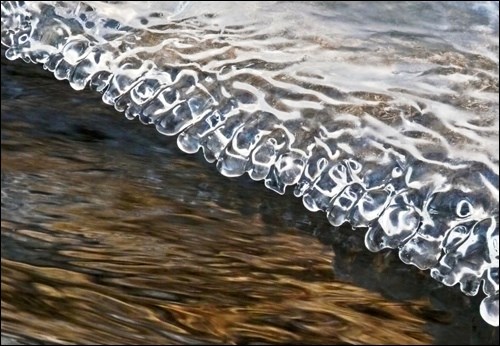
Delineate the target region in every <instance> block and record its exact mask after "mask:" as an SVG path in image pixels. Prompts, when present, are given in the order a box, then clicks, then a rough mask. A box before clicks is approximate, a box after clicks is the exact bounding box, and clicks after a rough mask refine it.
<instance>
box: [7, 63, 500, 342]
mask: <svg viewBox="0 0 500 346" xmlns="http://www.w3.org/2000/svg"><path fill="white" fill-rule="evenodd" d="M1 93H2V104H1V116H2V118H1V119H2V132H1V135H2V146H1V150H2V152H1V153H2V156H1V157H2V233H1V234H2V334H3V335H4V336H8V337H11V338H13V340H18V341H20V342H26V343H35V344H36V343H76V344H81V343H102V344H111V343H124V344H134V343H136V344H149V343H152V344H162V343H163V344H164V343H179V344H186V343H188V344H192V343H201V342H207V343H239V344H251V343H254V344H255V343H296V344H300V343H316V344H329V343H336V344H340V343H342V344H345V343H353V344H354V343H355V344H359V343H362V344H369V343H394V344H409V343H411V344H426V343H438V344H442V343H449V344H451V343H458V344H481V343H486V344H493V343H495V342H496V341H497V340H498V328H492V327H490V326H489V325H487V324H486V323H485V322H484V321H483V320H482V319H481V317H480V316H479V314H477V305H478V304H479V301H480V297H466V296H464V295H463V294H461V293H460V291H459V290H458V288H453V289H450V288H448V287H444V286H442V285H441V284H439V283H438V282H436V281H434V280H432V279H431V278H430V277H429V276H428V275H427V274H426V273H424V272H420V271H418V270H416V268H413V267H408V266H406V265H404V264H402V263H401V262H400V261H399V259H398V258H397V256H395V254H394V253H390V252H380V253H377V254H373V253H370V252H367V251H365V250H364V249H363V242H364V239H363V235H362V232H353V231H352V230H351V229H350V228H340V229H338V230H336V231H333V230H332V228H331V226H330V225H329V224H328V222H327V221H326V219H325V218H324V216H323V215H322V214H321V213H311V212H308V211H305V210H304V208H303V206H302V204H301V202H300V201H299V200H297V199H296V198H294V197H293V196H292V195H290V194H288V195H285V196H278V195H276V194H274V193H272V192H270V191H267V190H266V189H264V188H263V186H262V185H261V184H258V183H256V182H253V181H252V180H250V179H249V178H247V177H246V176H245V177H240V178H231V179H229V178H225V177H222V176H220V175H218V174H216V172H215V169H214V168H213V167H212V166H211V165H209V164H207V163H205V160H204V159H203V157H202V155H195V156H192V155H186V154H182V153H181V152H180V151H179V150H178V148H177V146H176V143H175V141H174V140H172V139H169V138H168V137H164V136H160V135H158V134H157V133H155V132H153V131H150V130H149V129H148V128H146V127H144V126H141V125H139V124H138V123H133V122H129V121H127V120H125V119H124V118H123V117H122V116H120V115H119V114H117V113H116V112H115V111H114V110H112V109H111V108H109V107H106V106H103V105H101V104H100V103H99V102H98V99H99V97H98V96H96V95H95V94H94V93H92V92H75V91H72V90H70V89H69V88H65V87H64V85H61V82H58V81H55V80H52V78H51V77H50V74H49V73H47V72H45V71H42V70H40V69H38V68H37V67H36V66H32V65H26V64H24V63H22V62H7V61H5V59H4V58H2V91H1ZM2 340H3V341H4V339H2ZM5 340H7V339H5ZM3 341H2V343H3Z"/></svg>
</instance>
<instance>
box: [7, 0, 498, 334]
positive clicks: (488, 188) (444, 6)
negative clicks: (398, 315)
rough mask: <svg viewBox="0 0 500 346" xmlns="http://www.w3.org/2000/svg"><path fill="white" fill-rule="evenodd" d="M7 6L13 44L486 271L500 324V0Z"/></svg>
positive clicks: (422, 245) (451, 262)
mask: <svg viewBox="0 0 500 346" xmlns="http://www.w3.org/2000/svg"><path fill="white" fill-rule="evenodd" d="M1 20H2V29H1V30H2V35H1V37H2V44H3V45H4V46H6V47H8V49H7V51H6V56H7V57H8V58H9V59H17V58H21V59H23V60H24V61H26V62H33V63H39V64H43V66H44V68H46V69H48V70H50V71H52V72H53V73H54V75H55V77H56V78H57V79H61V80H63V79H66V80H68V81H69V83H70V85H71V86H72V87H73V88H74V89H77V90H81V89H83V88H85V87H86V86H90V87H91V88H92V89H94V90H97V91H98V92H100V93H102V99H103V101H104V102H105V103H106V104H110V105H113V106H114V107H115V108H116V109H117V110H118V111H120V112H124V113H125V116H126V117H127V118H128V119H136V118H137V119H139V120H140V121H141V122H142V123H144V124H147V125H153V126H155V127H156V129H157V130H158V131H159V132H160V133H162V134H165V135H168V136H177V143H178V145H179V147H180V148H181V149H182V150H183V151H185V152H188V153H195V152H197V151H198V150H200V149H202V150H203V153H204V155H205V158H206V159H207V161H209V162H216V165H217V168H218V170H219V171H220V172H221V173H222V174H224V175H226V176H240V175H242V174H244V173H245V172H246V173H248V174H249V176H250V177H251V178H252V179H254V180H264V183H265V185H266V186H267V187H268V188H270V189H272V190H274V191H276V192H278V193H281V194H283V193H284V192H285V189H286V188H287V186H291V187H292V186H293V189H294V190H293V192H294V194H295V196H297V197H301V198H302V200H303V202H304V205H305V207H306V208H307V209H309V210H311V211H319V210H321V211H323V212H325V213H326V214H327V217H328V220H329V221H330V223H331V224H332V225H333V226H334V227H338V226H340V225H342V224H344V223H349V224H350V225H351V226H352V227H353V228H355V229H367V231H366V235H365V244H366V247H367V248H368V249H369V250H371V251H379V250H382V249H384V248H394V249H398V250H399V257H400V258H401V260H402V261H403V262H405V263H407V264H413V265H415V266H417V267H418V268H420V269H429V270H430V274H431V276H432V277H433V278H435V279H436V280H438V281H440V282H442V283H443V284H445V285H448V286H453V285H455V284H459V285H460V288H461V290H462V291H463V292H464V293H465V294H468V295H475V294H477V293H478V291H479V290H480V288H481V287H480V286H481V283H483V285H482V290H483V291H484V293H485V294H486V297H485V298H484V300H483V302H482V303H481V306H480V312H481V315H482V317H483V318H484V319H485V320H486V321H487V322H488V323H490V324H492V325H495V326H498V259H499V249H498V222H499V217H498V203H499V193H498V159H499V155H498V142H499V130H498V126H499V107H498V104H499V103H498V66H499V64H498V3H496V2H470V3H468V2H457V3H450V2H447V3H434V2H432V3H431V2H411V3H406V2H401V3H399V2H398V3H344V2H334V3H324V2H318V3H300V2H293V3H292V2H243V3H240V2H234V3H224V2H195V3H190V2H142V1H141V2H126V3H124V2H120V1H118V2H86V1H82V2H72V1H68V2H52V1H37V2H15V1H2V17H1ZM124 145H126V143H124ZM355 231H358V230H355Z"/></svg>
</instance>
